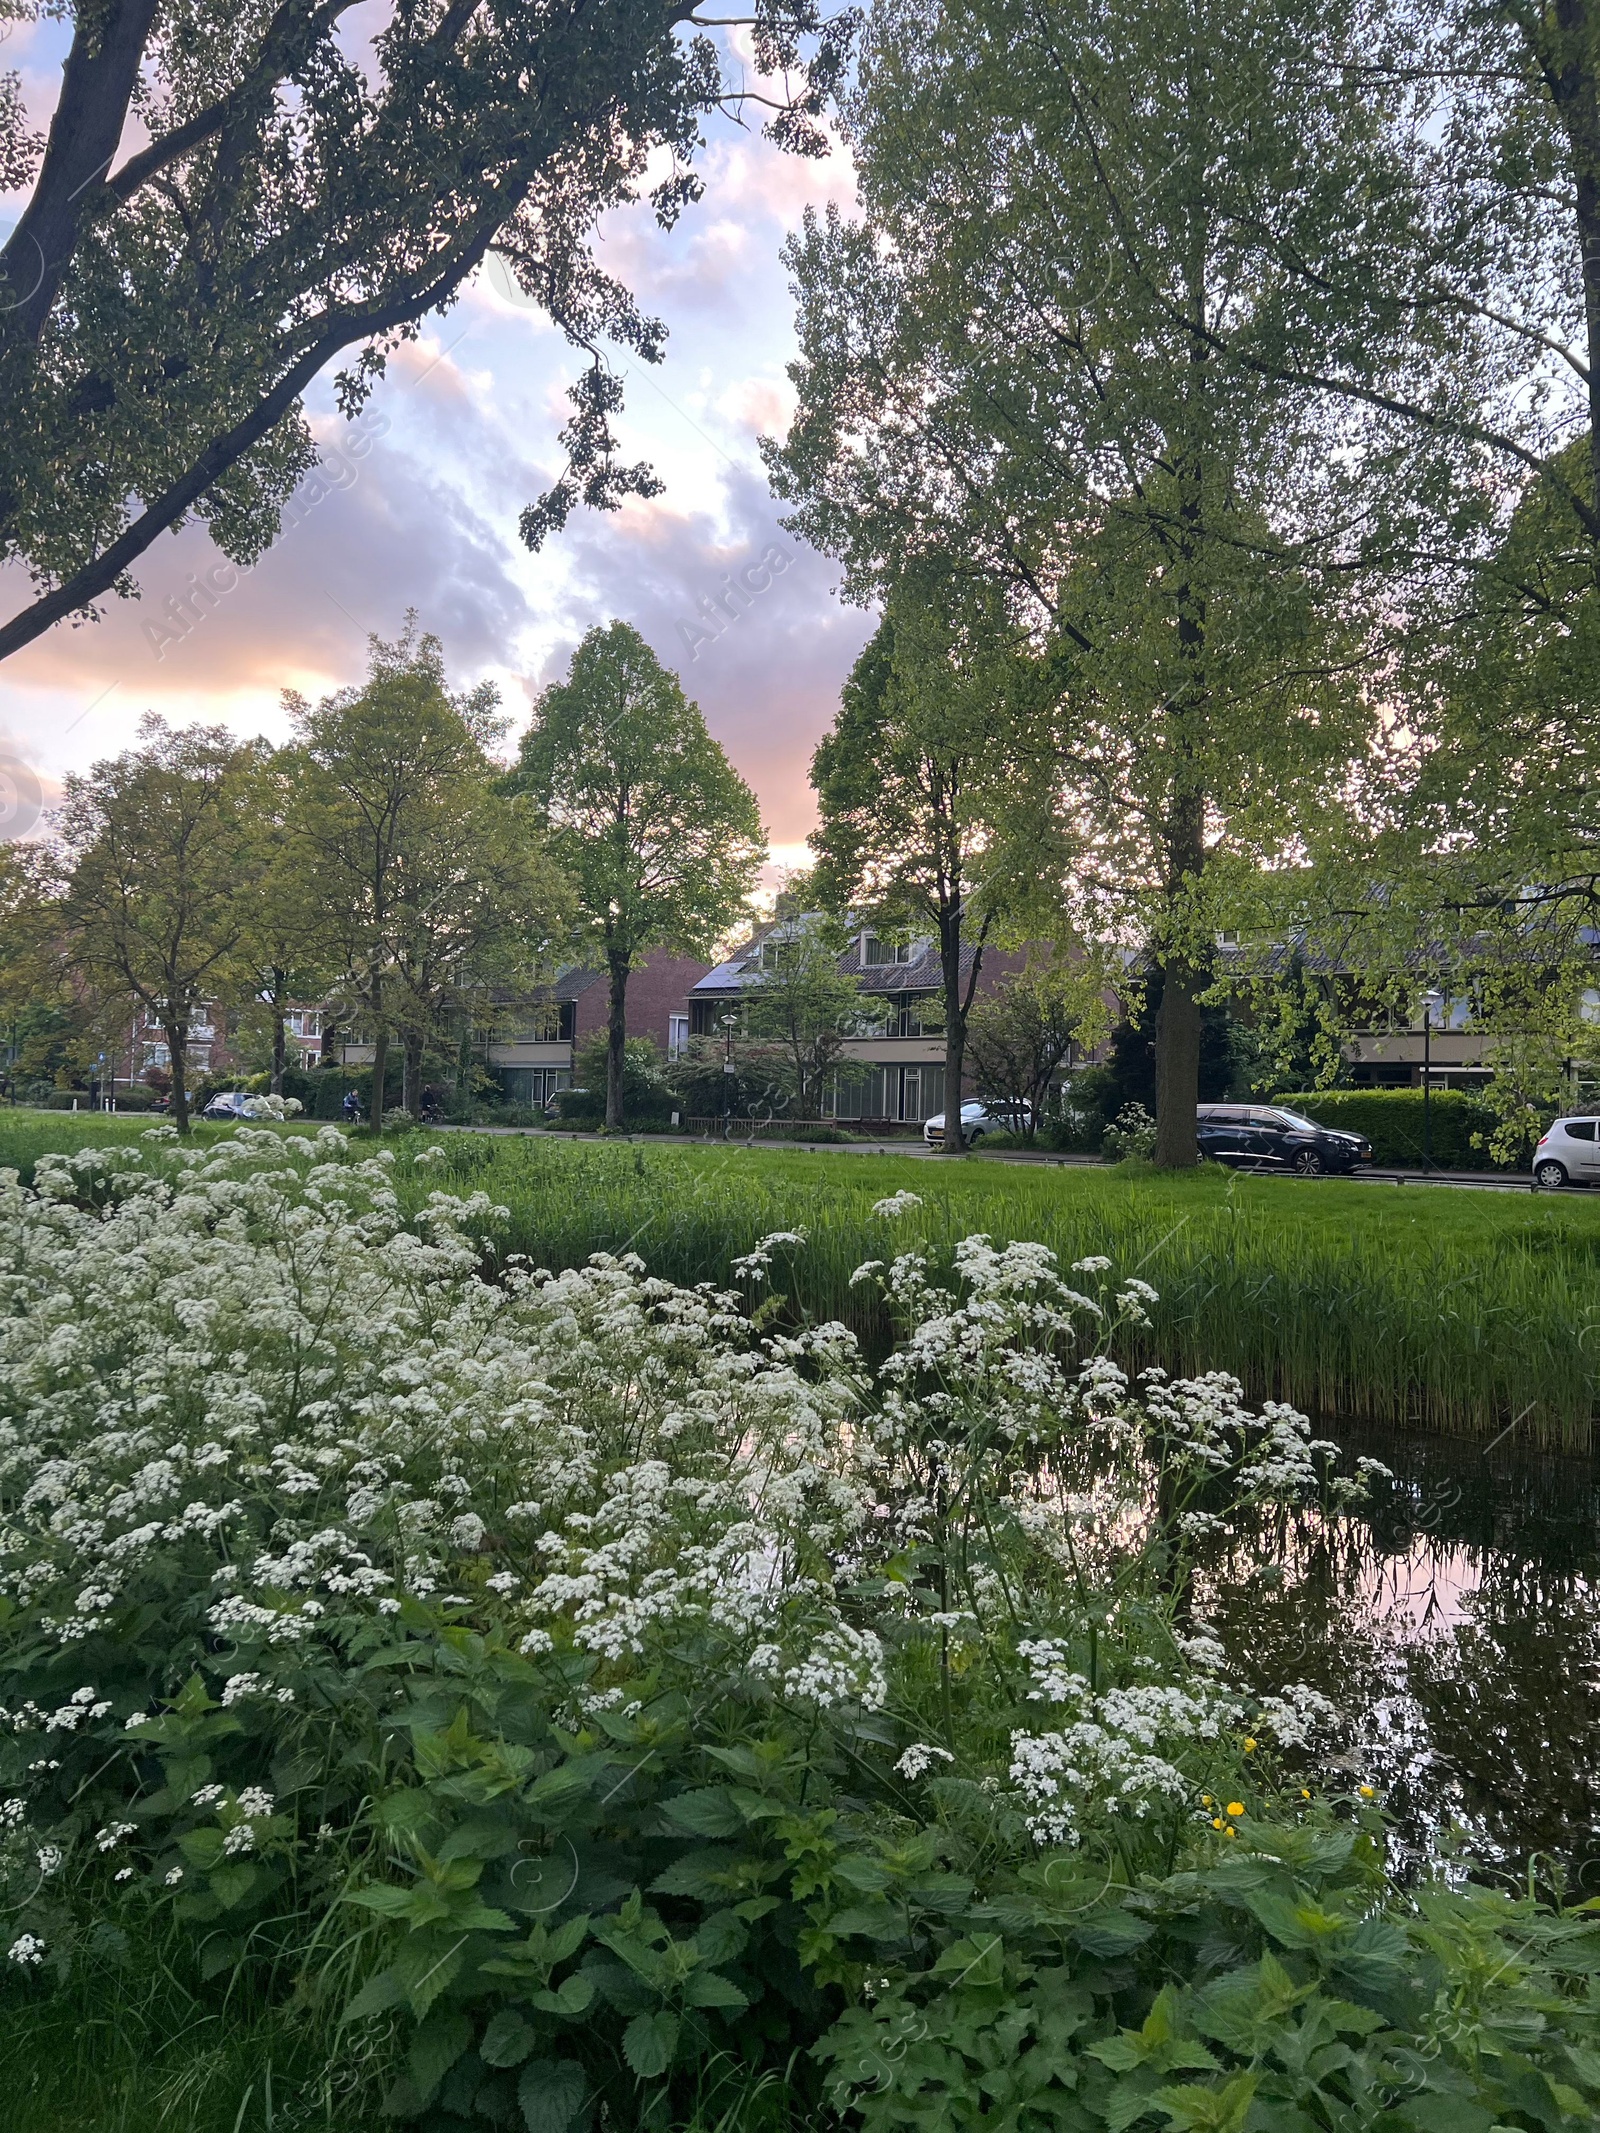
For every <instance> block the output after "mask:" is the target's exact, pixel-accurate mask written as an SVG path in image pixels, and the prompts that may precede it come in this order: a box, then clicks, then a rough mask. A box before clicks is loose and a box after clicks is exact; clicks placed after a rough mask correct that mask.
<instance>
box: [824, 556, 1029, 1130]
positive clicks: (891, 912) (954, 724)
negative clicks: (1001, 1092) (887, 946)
mask: <svg viewBox="0 0 1600 2133" xmlns="http://www.w3.org/2000/svg"><path fill="white" fill-rule="evenodd" d="M1008 668H1009V662H1008V659H1007V656H1006V654H1005V653H1004V652H1003V651H1002V652H997V651H996V650H995V649H994V648H993V646H992V643H991V642H990V641H989V640H988V639H986V638H985V637H983V636H982V635H981V634H972V633H970V632H966V631H963V629H962V628H961V627H960V626H959V625H958V624H956V623H953V622H952V621H951V620H950V618H949V616H948V615H947V614H944V613H941V612H940V610H939V608H938V607H937V605H935V604H934V598H933V595H932V593H931V592H930V589H929V587H928V585H927V584H926V582H923V581H914V580H911V579H907V580H906V581H905V582H904V583H903V584H902V585H901V586H899V587H898V588H897V589H896V591H895V593H894V594H893V595H892V596H891V598H890V601H889V605H888V611H887V613H886V614H885V616H884V619H883V621H882V622H881V623H880V625H879V627H878V629H877V631H876V632H875V634H874V635H873V637H872V638H871V640H870V641H869V642H868V644H867V647H866V649H865V650H864V651H863V652H862V654H861V657H860V658H859V659H858V660H857V661H856V664H855V666H854V668H853V669H852V671H851V674H850V678H849V680H848V681H847V682H846V683H845V686H844V689H843V692H842V694H841V697H840V708H839V715H838V718H837V719H836V721H835V723H834V727H833V730H832V732H831V733H829V734H827V735H825V736H824V738H823V739H822V741H821V742H819V744H818V746H817V751H816V754H815V755H814V757H813V758H812V764H811V782H812V784H813V786H814V787H815V788H816V794H817V805H818V808H819V809H820V811H821V816H822V820H821V823H820V825H819V826H818V828H817V829H816V830H814V831H813V832H812V835H811V846H812V849H813V850H814V851H815V852H816V854H817V858H818V862H819V863H818V869H817V873H818V878H819V880H820V881H822V882H824V883H825V884H826V885H827V888H828V890H829V893H830V897H831V900H832V902H833V904H834V906H835V908H837V909H840V910H844V909H853V910H859V911H862V912H867V913H870V914H871V915H873V916H874V917H875V918H876V919H877V920H878V921H879V922H880V923H881V924H883V925H884V926H886V927H888V928H889V929H891V930H899V931H902V932H916V931H918V930H919V929H922V928H928V929H929V930H931V932H932V935H933V938H934V939H935V940H936V941H937V942H938V946H939V970H940V989H941V999H942V1003H943V1014H944V1039H945V1053H944V1078H945V1120H946V1131H945V1135H944V1139H943V1141H942V1143H941V1146H942V1148H943V1150H944V1152H945V1153H947V1154H951V1155H959V1154H961V1153H963V1152H964V1149H965V1145H966V1144H965V1139H964V1137H963V1134H962V1131H961V1123H960V1120H961V1088H962V1081H963V1075H964V1071H965V1058H966V1031H967V1015H968V1011H969V1010H970V1008H971V1005H972V1000H973V995H974V993H975V991H976V989H977V984H978V977H979V974H980V972H981V970H982V967H983V956H984V950H985V948H986V946H987V945H988V943H989V940H990V938H991V935H992V934H993V931H994V928H995V925H996V922H997V921H998V920H999V919H1000V918H1001V917H1002V915H1003V911H1004V888H1005V872H1004V868H1003V866H1002V864H1001V854H1002V853H1003V851H1004V849H1005V843H1004V838H1003V836H1002V834H1001V816H1002V810H1003V807H1004V799H1005V794H1006V790H1007V787H1008V785H1009V784H1011V782H1012V781H1010V780H1009V779H1008V778H1007V775H1006V772H1007V769H1008V761H1007V755H1006V748H1007V736H1008V733H1009V732H1010V731H1011V730H1012V724H1011V722H1010V721H1008V719H1007V717H1006V716H1005V713H1004V710H1003V704H1004V700H1005V694H1004V692H1005V689H1006V686H1007V683H1008V681H1009V679H1010V678H1011V677H1010V674H1009V671H1008Z"/></svg>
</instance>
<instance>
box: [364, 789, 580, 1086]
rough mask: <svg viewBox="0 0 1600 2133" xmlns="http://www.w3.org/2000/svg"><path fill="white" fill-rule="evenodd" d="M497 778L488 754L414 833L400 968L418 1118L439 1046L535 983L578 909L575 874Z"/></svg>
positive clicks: (398, 938)
mask: <svg viewBox="0 0 1600 2133" xmlns="http://www.w3.org/2000/svg"><path fill="white" fill-rule="evenodd" d="M497 784H498V780H496V782H495V783H494V784H491V782H490V772H489V765H488V764H487V762H486V761H480V762H479V764H478V765H477V766H476V768H475V772H474V773H472V774H469V775H468V776H466V777H464V778H462V779H459V780H456V781H452V782H451V783H450V784H449V785H448V786H447V787H446V788H444V789H443V790H440V791H437V792H436V793H435V795H434V804H433V805H432V806H431V807H428V808H426V809H422V810H419V812H418V819H417V821H416V823H415V825H414V829H413V832H412V834H411V835H410V836H409V838H408V839H407V848H406V852H405V861H404V864H405V876H406V900H405V907H404V911H403V914H402V916H401V918H400V920H399V923H398V924H397V926H396V929H395V953H394V976H395V983H396V988H397V991H396V1000H395V1005H396V1013H397V1023H398V1027H399V1031H400V1038H401V1044H402V1049H403V1056H404V1072H403V1077H402V1083H401V1096H400V1103H401V1108H402V1110H405V1111H409V1112H410V1113H411V1114H412V1115H413V1116H415V1115H416V1114H417V1113H418V1112H419V1111H420V1109H421V1100H422V1070H423V1055H424V1053H425V1051H426V1050H427V1048H428V1047H429V1046H430V1045H432V1044H438V1043H442V1042H443V1041H445V1040H446V1038H447V1037H449V1036H451V1035H456V1036H458V1037H459V1035H460V1033H461V1032H462V1031H463V1030H464V1028H465V1027H466V1025H467V1024H468V1023H469V1022H470V1020H471V1017H472V1013H473V1008H474V1005H475V1003H477V1002H478V1001H479V1000H481V999H484V998H486V997H488V996H489V995H491V994H492V993H498V994H500V995H501V996H502V997H504V996H505V995H507V994H510V995H516V994H518V993H520V992H523V991H525V990H526V989H527V987H528V986H529V984H530V983H531V982H532V980H533V978H534V976H535V974H536V971H537V968H538V964H539V959H540V957H541V955H542V954H543V952H544V951H545V949H546V948H547V947H548V946H549V945H550V942H551V940H552V939H553V938H554V937H555V935H556V933H557V931H558V929H560V928H561V926H562V923H563V921H564V919H565V918H566V917H567V913H568V907H567V897H566V884H565V883H564V882H563V881H562V880H561V878H560V876H559V875H558V873H557V871H556V869H555V868H554V867H553V866H552V865H551V864H550V862H549V860H548V859H547V858H546V857H545V855H544V853H543V852H542V851H541V850H540V848H539V842H538V839H537V836H536V833H535V831H534V829H533V826H532V823H531V820H530V817H529V811H528V809H527V808H526V806H525V805H524V804H522V803H521V802H519V801H518V800H516V799H514V798H512V797H510V796H509V795H507V794H505V793H503V792H501V791H499V790H498V789H497Z"/></svg>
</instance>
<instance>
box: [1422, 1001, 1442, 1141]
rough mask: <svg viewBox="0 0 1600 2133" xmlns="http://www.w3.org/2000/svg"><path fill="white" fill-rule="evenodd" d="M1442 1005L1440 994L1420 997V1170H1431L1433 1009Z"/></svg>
mask: <svg viewBox="0 0 1600 2133" xmlns="http://www.w3.org/2000/svg"><path fill="white" fill-rule="evenodd" d="M1435 1002H1437V1003H1438V1004H1439V1005H1440V1006H1441V1007H1442V1006H1443V1005H1444V995H1443V993H1440V992H1425V993H1424V994H1423V995H1422V1168H1423V1172H1424V1174H1425V1175H1426V1174H1427V1173H1428V1172H1430V1171H1431V1170H1432V1169H1433V1009H1434V1004H1435Z"/></svg>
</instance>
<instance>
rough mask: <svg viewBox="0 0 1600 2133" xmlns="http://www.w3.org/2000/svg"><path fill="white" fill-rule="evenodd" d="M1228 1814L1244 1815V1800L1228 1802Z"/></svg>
mask: <svg viewBox="0 0 1600 2133" xmlns="http://www.w3.org/2000/svg"><path fill="white" fill-rule="evenodd" d="M1228 1812H1229V1814H1231V1815H1242V1814H1243V1813H1244V1802H1243V1800H1230V1801H1229V1802H1228Z"/></svg>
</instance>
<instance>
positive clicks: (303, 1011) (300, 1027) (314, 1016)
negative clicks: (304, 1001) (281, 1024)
mask: <svg viewBox="0 0 1600 2133" xmlns="http://www.w3.org/2000/svg"><path fill="white" fill-rule="evenodd" d="M287 1019H288V1023H289V1034H290V1036H291V1037H320V1036H321V1035H322V1010H321V1009H320V1008H316V1007H291V1008H290V1010H289V1014H288V1018H287Z"/></svg>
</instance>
